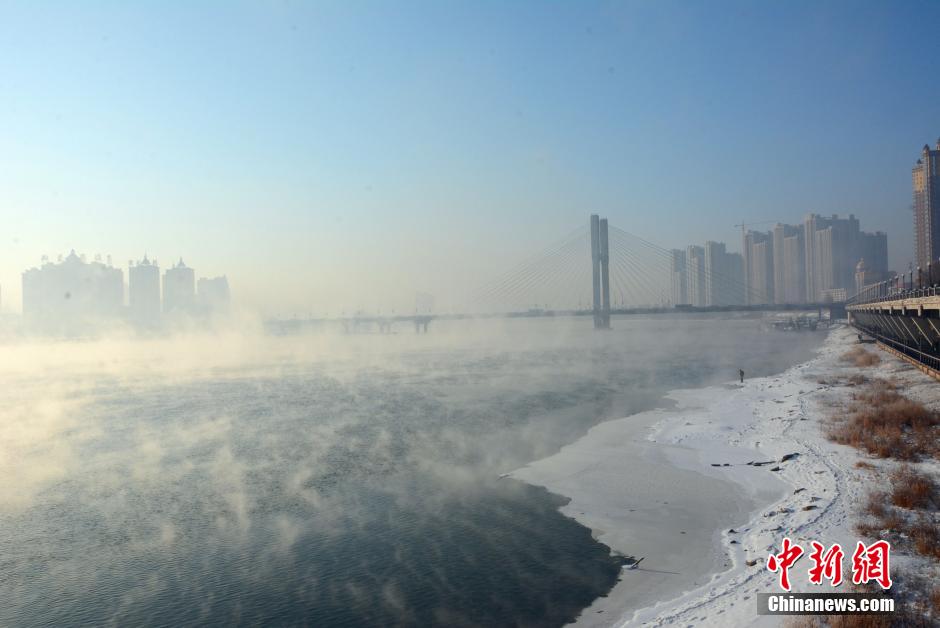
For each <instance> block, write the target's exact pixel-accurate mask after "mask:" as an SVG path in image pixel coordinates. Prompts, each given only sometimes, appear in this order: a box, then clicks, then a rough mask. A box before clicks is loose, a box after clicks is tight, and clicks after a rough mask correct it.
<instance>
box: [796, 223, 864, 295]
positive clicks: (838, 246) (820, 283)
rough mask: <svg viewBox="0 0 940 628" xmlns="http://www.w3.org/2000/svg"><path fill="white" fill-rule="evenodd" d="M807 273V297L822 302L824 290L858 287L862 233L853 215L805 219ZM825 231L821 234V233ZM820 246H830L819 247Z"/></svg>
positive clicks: (848, 289)
mask: <svg viewBox="0 0 940 628" xmlns="http://www.w3.org/2000/svg"><path fill="white" fill-rule="evenodd" d="M803 230H804V246H805V253H806V255H805V259H806V265H805V272H806V300H807V301H808V302H810V303H817V302H820V301H822V300H823V299H822V297H823V292H826V293H827V294H828V295H829V296H830V297H831V296H832V294H835V293H833V292H832V291H833V290H839V289H844V290H845V291H846V293H851V292H852V291H853V289H854V286H855V266H856V264H857V263H858V260H859V258H860V252H859V251H860V247H861V232H860V231H859V222H858V219H857V218H856V217H855V216H854V215H851V214H850V215H849V217H848V218H839V217H838V216H836V215H835V214H833V215H832V216H830V217H828V218H825V217H822V216H817V215H816V214H809V215H807V216H806V219H805V220H804V222H803ZM821 234H822V235H821ZM820 245H824V246H826V247H827V248H826V249H825V250H821V249H820Z"/></svg>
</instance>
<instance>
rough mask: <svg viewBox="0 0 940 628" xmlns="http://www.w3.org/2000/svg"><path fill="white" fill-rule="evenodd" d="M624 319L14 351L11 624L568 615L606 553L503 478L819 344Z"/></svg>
mask: <svg viewBox="0 0 940 628" xmlns="http://www.w3.org/2000/svg"><path fill="white" fill-rule="evenodd" d="M613 327H614V328H613V330H611V331H609V332H596V331H594V330H593V329H591V321H590V320H589V319H588V318H576V319H568V318H558V319H552V318H544V319H520V320H468V321H441V320H437V321H434V322H433V323H432V325H431V329H430V332H429V333H428V334H426V335H425V334H420V335H416V334H413V333H411V331H410V330H408V329H407V328H404V327H403V328H402V333H399V334H391V335H378V334H374V335H373V334H364V335H341V334H335V335H334V334H329V333H319V334H308V335H298V336H267V335H264V334H261V333H244V334H238V335H235V334H219V335H208V334H207V335H193V336H179V337H175V338H171V339H166V340H153V339H151V340H134V339H110V340H98V341H90V342H41V343H25V342H24V343H20V344H11V345H9V346H7V347H5V351H4V356H5V357H4V358H2V359H0V375H2V376H3V378H4V381H5V382H6V384H7V385H6V386H4V387H3V389H2V390H0V471H2V472H3V475H4V477H5V478H8V480H7V482H4V483H3V485H2V486H0V599H3V600H4V604H3V605H0V624H2V625H10V626H46V625H62V624H77V623H83V622H84V623H89V624H107V623H113V624H117V625H186V624H201V625H206V624H214V625H239V624H249V625H253V624H260V623H265V624H291V625H297V624H299V625H304V624H306V625H315V626H334V625H336V626H354V625H363V624H368V625H392V624H413V625H417V624H421V625H428V624H437V625H449V626H459V625H547V626H553V625H554V626H557V625H562V624H564V623H565V622H567V621H570V620H572V619H574V618H575V617H576V616H577V614H578V613H579V612H580V610H581V609H582V608H584V607H586V606H587V605H588V604H590V603H591V601H592V600H593V599H594V598H596V597H597V596H598V595H603V594H604V593H606V592H607V591H608V590H609V589H610V587H611V586H612V585H613V584H614V582H615V581H616V579H617V577H618V574H619V571H620V564H619V561H618V560H617V559H616V558H615V557H611V556H610V555H609V551H608V549H607V548H606V547H605V546H603V545H601V544H599V543H597V542H595V541H594V540H593V539H592V538H591V534H590V531H589V530H587V529H586V528H584V527H582V526H580V525H579V524H577V523H576V522H574V521H573V520H570V519H567V518H565V517H563V516H562V515H561V514H560V513H558V512H557V508H558V506H559V505H560V504H562V503H563V500H562V499H561V498H559V497H558V496H554V495H551V494H548V493H547V492H545V491H544V490H542V489H537V488H534V487H530V486H526V485H523V484H521V483H519V482H516V481H514V480H509V479H499V475H500V474H502V473H505V472H508V471H510V470H512V469H514V468H517V467H519V466H522V465H524V464H526V463H527V462H529V461H532V460H535V459H538V458H541V457H544V456H546V455H549V454H551V453H553V452H554V451H557V449H558V448H560V447H561V446H563V445H564V444H566V443H568V442H572V441H573V440H575V439H577V438H578V437H579V436H580V435H581V434H583V433H584V432H585V431H586V430H587V429H589V428H590V426H592V425H594V424H596V423H598V422H600V421H602V420H604V419H607V418H613V417H619V416H624V415H627V414H631V413H634V412H637V411H641V410H644V409H649V408H652V407H655V406H657V405H658V404H660V402H661V398H662V395H663V393H665V392H666V391H668V390H670V389H674V388H687V387H696V386H702V385H706V384H710V383H716V382H722V381H729V380H732V379H735V378H736V377H737V369H738V368H743V369H744V370H745V372H746V374H747V376H748V377H753V376H758V375H764V374H769V373H773V372H777V371H780V370H783V369H784V368H786V367H787V366H789V365H791V364H794V363H796V362H799V361H801V360H804V359H806V358H807V357H809V356H810V354H811V352H812V350H813V349H814V348H815V347H816V346H817V345H818V344H819V342H820V341H821V339H822V336H823V334H822V333H819V334H812V333H805V334H786V333H779V332H768V331H766V330H765V329H763V328H762V325H761V323H760V320H759V319H756V318H751V317H746V316H742V317H740V318H733V319H722V318H718V317H714V318H713V317H707V316H701V317H697V318H695V317H691V316H685V315H672V316H663V317H659V318H641V317H623V318H617V319H615V320H614V321H613ZM623 481H624V482H629V478H624V480H623ZM637 552H638V553H640V552H642V548H637Z"/></svg>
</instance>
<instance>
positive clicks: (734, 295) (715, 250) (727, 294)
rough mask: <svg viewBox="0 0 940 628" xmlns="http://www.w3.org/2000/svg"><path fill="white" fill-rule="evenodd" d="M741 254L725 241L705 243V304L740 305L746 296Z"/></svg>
mask: <svg viewBox="0 0 940 628" xmlns="http://www.w3.org/2000/svg"><path fill="white" fill-rule="evenodd" d="M743 274H744V273H743V266H742V260H741V256H740V255H738V254H737V253H728V251H727V250H726V247H725V244H724V242H711V241H709V242H706V243H705V305H740V304H741V303H742V302H743V296H744V277H743Z"/></svg>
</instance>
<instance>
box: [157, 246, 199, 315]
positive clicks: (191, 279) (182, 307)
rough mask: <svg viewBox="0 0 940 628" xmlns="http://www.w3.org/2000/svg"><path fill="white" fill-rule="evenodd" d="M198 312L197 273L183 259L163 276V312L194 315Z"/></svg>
mask: <svg viewBox="0 0 940 628" xmlns="http://www.w3.org/2000/svg"><path fill="white" fill-rule="evenodd" d="M195 310H196V271H195V270H193V269H192V268H190V267H189V266H187V265H186V264H185V263H184V262H183V258H182V257H181V258H180V261H179V262H177V263H176V264H174V265H173V266H172V267H170V268H168V269H167V270H166V272H165V273H164V274H163V311H164V312H166V313H167V314H170V313H173V312H176V313H177V314H193V313H194V312H195Z"/></svg>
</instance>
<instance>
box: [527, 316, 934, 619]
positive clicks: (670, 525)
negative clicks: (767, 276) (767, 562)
mask: <svg viewBox="0 0 940 628" xmlns="http://www.w3.org/2000/svg"><path fill="white" fill-rule="evenodd" d="M854 337H855V336H854V332H853V331H852V330H851V329H848V328H844V327H843V328H836V329H834V330H832V331H831V332H830V333H829V335H828V336H827V338H826V340H825V342H824V343H823V345H822V346H821V347H820V349H819V351H818V353H817V356H816V357H814V358H813V359H811V360H809V361H807V362H804V363H802V364H798V365H796V366H793V367H791V368H789V369H788V370H786V371H785V372H783V373H781V374H779V375H776V376H771V377H764V378H757V379H753V380H748V381H746V382H745V383H744V385H739V384H737V383H735V384H733V385H732V384H727V385H723V386H712V387H709V388H704V389H694V390H679V391H674V392H672V393H670V394H669V395H668V397H669V398H670V399H673V400H674V401H675V402H676V407H675V408H672V409H667V410H655V411H651V412H644V413H640V414H637V415H633V416H630V417H626V418H622V419H616V420H613V421H607V422H605V423H602V424H600V425H597V426H595V427H594V428H593V429H591V430H590V431H589V432H588V433H587V434H586V435H585V436H584V437H583V438H581V439H580V440H578V441H577V442H575V443H572V444H571V445H568V446H566V447H564V448H562V449H561V450H560V451H559V452H558V453H556V454H555V455H553V456H550V457H548V458H545V459H543V460H539V461H536V462H534V463H532V464H529V465H527V466H526V467H523V468H521V469H518V470H516V471H514V472H512V474H511V475H512V476H513V477H515V478H517V479H520V480H523V481H525V482H528V483H531V484H536V485H540V486H544V487H546V488H547V489H548V490H550V491H552V492H555V493H559V494H561V495H565V496H567V497H569V498H571V501H570V503H568V504H567V505H566V506H565V507H564V508H563V509H562V512H563V513H564V514H565V515H567V516H570V517H573V518H574V519H576V520H578V521H579V522H581V523H582V524H583V525H585V526H587V527H590V528H591V529H592V530H593V531H594V534H595V535H596V536H597V538H598V539H599V540H600V541H601V542H603V543H605V544H607V545H608V546H610V547H611V549H612V550H614V551H616V552H619V553H622V554H624V555H627V556H637V557H639V556H645V557H646V559H645V560H644V561H643V563H642V565H641V567H640V568H639V569H636V570H624V571H623V574H622V577H621V580H620V582H618V583H617V584H616V585H615V587H614V588H613V589H612V590H611V592H610V593H609V595H608V596H607V597H603V598H599V599H598V600H596V601H595V602H594V604H592V605H591V606H590V607H589V608H587V609H585V610H584V611H583V612H582V614H581V616H580V618H579V619H578V622H577V623H578V624H579V625H584V626H609V625H653V626H658V625H663V624H672V623H676V624H678V625H690V624H694V625H722V626H737V625H761V626H764V625H778V624H779V623H780V619H781V618H779V617H769V616H758V615H757V614H756V594H757V593H761V592H770V591H773V590H775V588H776V580H775V578H776V576H775V575H774V574H772V573H770V572H768V571H767V570H766V569H765V567H764V563H763V561H764V559H765V558H766V556H767V555H768V554H769V553H770V551H771V550H774V551H779V544H780V541H781V539H782V538H783V536H785V535H789V536H790V537H791V538H793V539H794V540H796V539H800V540H801V542H803V543H806V544H808V542H809V540H819V541H820V542H822V543H824V544H826V545H831V544H832V543H834V542H839V543H841V544H842V545H843V547H846V546H849V547H851V546H854V544H855V541H856V540H857V535H856V534H855V532H854V531H853V530H852V527H853V519H854V515H855V510H856V508H857V504H858V503H859V501H860V500H861V499H862V498H863V496H864V494H865V491H866V490H867V489H868V488H869V487H868V484H866V480H865V477H864V474H863V472H862V471H860V470H858V469H856V468H855V467H854V463H855V462H856V461H857V460H859V459H860V458H861V456H860V454H859V453H858V452H857V451H856V450H854V449H851V448H848V447H844V446H840V445H835V444H833V443H831V442H829V441H828V440H826V439H825V437H824V435H823V431H822V429H821V427H822V423H821V421H822V420H823V419H824V417H825V416H827V415H828V414H829V413H830V412H831V410H830V409H829V406H830V404H832V403H833V401H834V400H835V401H838V400H839V399H844V397H845V395H848V394H849V390H850V389H848V388H846V387H845V386H836V387H833V386H832V385H830V384H822V383H819V382H820V379H821V378H827V377H832V376H836V375H838V374H840V373H841V374H846V373H854V372H858V371H859V370H858V369H855V368H853V367H847V366H845V365H844V364H841V363H840V361H839V357H840V356H841V355H842V354H843V353H844V352H845V351H846V350H847V348H849V347H850V346H851V344H852V342H853V341H854ZM881 355H882V358H883V360H884V362H883V363H882V365H881V366H879V367H876V368H875V369H869V370H867V371H866V372H867V373H870V374H872V375H877V376H892V377H896V376H898V375H899V374H900V375H902V376H903V377H904V378H905V379H912V381H914V382H921V379H919V378H922V379H923V380H929V378H927V377H926V376H923V375H922V374H920V373H919V372H917V371H916V370H915V369H913V368H912V367H910V366H909V365H906V364H904V363H902V362H899V361H897V360H894V359H893V358H891V356H888V355H886V354H884V353H882V354H881ZM879 371H881V372H879ZM926 383H927V384H928V385H930V384H933V382H932V381H929V382H926ZM788 454H797V455H796V456H795V457H793V458H792V459H790V460H787V461H786V462H781V459H782V458H783V457H784V456H785V455H788ZM768 461H774V462H773V463H772V464H766V465H762V466H755V465H749V464H747V463H748V462H768ZM804 508H805V510H804ZM732 528H733V529H734V532H733V533H732V532H730V530H731V529H732ZM754 559H756V560H757V562H756V564H753V565H751V566H748V565H747V561H749V560H754ZM794 590H809V585H808V584H807V583H806V582H805V574H803V576H801V577H800V578H797V582H795V583H794ZM817 590H818V589H817Z"/></svg>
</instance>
